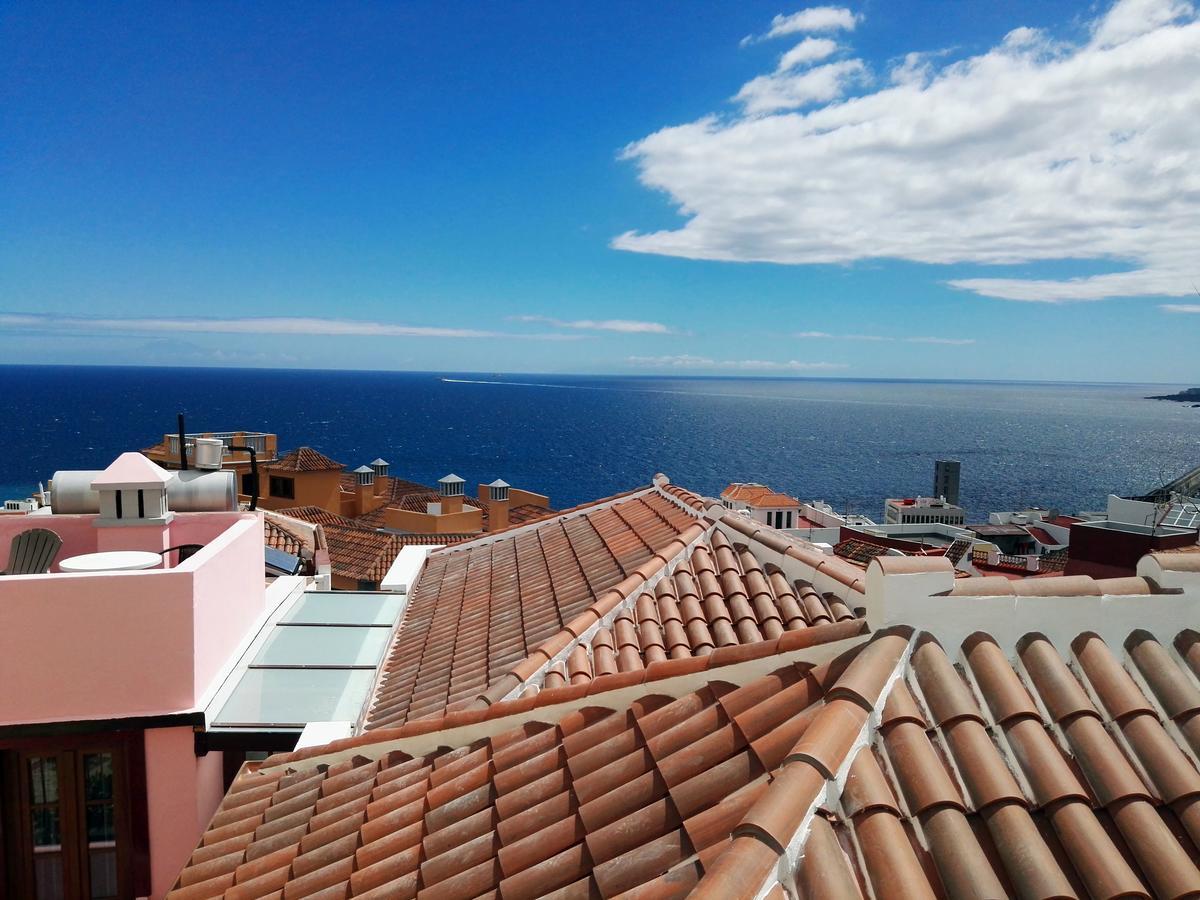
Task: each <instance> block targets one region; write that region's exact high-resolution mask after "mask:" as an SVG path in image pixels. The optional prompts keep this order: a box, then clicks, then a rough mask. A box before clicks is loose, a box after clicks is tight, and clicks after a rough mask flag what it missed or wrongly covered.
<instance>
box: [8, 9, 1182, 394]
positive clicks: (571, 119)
mask: <svg viewBox="0 0 1200 900" xmlns="http://www.w3.org/2000/svg"><path fill="white" fill-rule="evenodd" d="M0 134H2V135H3V139H2V140H0V227H2V228H3V231H2V234H3V241H0V338H2V339H3V341H4V344H3V346H4V348H5V349H4V352H3V354H2V356H3V357H4V360H5V361H7V362H18V363H25V362H29V363H34V362H50V363H67V362H81V363H117V364H130V363H142V364H172V363H174V364H186V365H249V366H284V367H316V368H326V367H328V368H381V369H417V370H441V371H485V372H576V373H618V372H620V373H635V372H636V373H644V374H656V373H664V372H666V373H673V374H728V375H734V374H741V375H753V374H765V375H797V376H834V377H916V378H920V377H938V378H945V377H950V378H955V377H961V378H1022V379H1068V380H1088V381H1092V380H1099V381H1164V382H1187V381H1194V380H1195V377H1196V365H1195V359H1196V354H1195V346H1196V338H1197V332H1198V330H1200V296H1197V295H1196V294H1195V293H1194V288H1193V287H1192V284H1193V283H1198V284H1200V272H1198V271H1196V270H1197V269H1198V268H1200V262H1197V259H1198V258H1200V257H1197V254H1196V253H1195V252H1194V248H1195V247H1196V246H1198V245H1200V244H1198V243H1197V241H1198V240H1200V174H1198V173H1200V165H1197V163H1200V23H1197V21H1196V13H1195V10H1194V9H1193V8H1192V7H1191V6H1190V5H1189V4H1188V3H1184V2H1182V0H1122V2H1120V3H1119V4H1117V5H1116V6H1115V7H1113V6H1112V5H1111V4H1108V3H1104V4H1053V3H1047V2H1037V3H1033V2H1028V3H1026V2H1009V3H1004V4H995V3H990V2H963V3H946V4H938V5H936V6H934V5H931V4H929V3H926V2H919V3H917V2H898V0H889V2H887V3H882V2H878V0H872V2H865V3H857V4H850V5H846V6H840V5H839V6H831V7H811V6H810V7H805V6H804V5H803V4H793V5H788V4H781V3H779V2H770V3H760V2H739V3H728V4H719V5H718V4H706V5H697V4H694V3H683V2H680V3H656V4H647V3H640V2H629V3H606V4H598V3H595V4H592V3H587V4H585V3H532V2H531V3H520V4H469V5H450V4H443V3H407V4H322V5H317V4H300V5H298V6H296V7H292V8H291V9H290V10H289V12H288V14H287V15H283V14H281V13H280V11H279V8H278V6H277V5H275V4H262V5H259V6H255V5H253V4H237V5H234V4H199V3H196V4H136V3H129V4H121V5H120V6H113V5H109V4H101V5H88V4H68V5H59V4H55V5H53V6H47V5H45V4H33V3H23V2H18V3H9V4H6V5H5V6H4V7H3V8H2V9H0Z"/></svg>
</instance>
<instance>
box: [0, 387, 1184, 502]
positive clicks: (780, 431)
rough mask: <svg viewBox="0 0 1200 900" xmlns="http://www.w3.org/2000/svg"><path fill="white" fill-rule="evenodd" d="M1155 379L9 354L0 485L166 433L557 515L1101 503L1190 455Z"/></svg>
mask: <svg viewBox="0 0 1200 900" xmlns="http://www.w3.org/2000/svg"><path fill="white" fill-rule="evenodd" d="M1174 389H1175V388H1174V387H1173V386H1167V388H1166V389H1164V386H1163V385H1126V384H1062V383H1015V382H963V381H938V382H930V381H895V380H892V381H887V380H849V379H797V378H678V377H600V376H550V375H479V374H474V375H471V374H452V373H411V372H352V371H292V370H262V369H185V368H115V367H114V368H104V367H67V366H35V367H27V366H0V415H2V419H0V422H2V423H3V426H2V427H3V431H2V432H0V499H2V498H12V497H24V496H26V495H27V494H29V493H30V491H31V490H32V489H33V488H34V487H35V485H36V484H37V482H38V481H44V480H46V479H48V478H49V477H50V476H51V475H52V474H53V472H54V471H55V470H56V469H81V468H82V469H91V468H103V467H104V466H105V465H107V464H108V463H109V462H110V461H111V460H112V459H113V458H114V457H115V456H116V455H117V454H118V453H121V452H123V451H125V450H137V449H140V448H143V447H148V446H150V445H152V444H154V443H157V442H158V441H159V440H161V438H162V435H163V434H164V433H168V432H174V430H175V414H176V413H177V412H183V413H185V414H186V416H187V426H188V430H189V431H225V430H247V431H273V432H276V433H277V434H278V435H279V440H280V447H281V448H289V449H290V448H292V447H294V446H298V445H301V444H307V445H310V446H312V447H315V448H316V449H318V450H320V451H321V452H323V453H325V454H327V455H329V456H332V457H333V458H334V459H336V460H338V461H340V462H342V463H345V464H346V465H348V466H349V467H351V468H354V467H356V466H358V465H361V464H363V463H367V462H370V461H371V460H373V459H375V458H376V457H378V456H382V457H384V458H385V459H387V460H388V461H389V462H390V463H391V471H392V474H393V475H396V476H400V477H403V478H408V479H411V480H414V481H420V482H423V483H425V484H431V485H432V484H434V483H435V482H436V480H437V479H438V478H439V477H441V476H442V475H445V474H447V473H449V472H455V473H457V474H458V475H460V476H462V477H463V478H465V479H466V480H467V482H468V489H470V490H473V489H474V486H475V485H476V484H478V483H481V482H489V481H492V480H493V479H495V478H503V479H504V480H505V481H507V482H509V483H510V484H512V485H514V486H516V487H520V488H525V489H528V490H533V491H537V492H540V493H544V494H548V495H549V496H550V499H551V503H552V504H553V505H554V506H555V507H557V508H565V507H568V506H572V505H574V504H577V503H582V502H584V501H587V500H591V499H594V498H597V497H603V496H606V495H608V494H612V493H615V492H617V491H622V490H627V489H629V488H632V487H635V486H638V485H643V484H647V483H649V481H650V478H651V477H652V476H653V475H654V473H655V472H660V471H661V472H665V473H666V474H667V475H669V476H670V478H671V479H672V480H673V481H676V482H678V483H680V484H682V485H685V486H687V487H688V488H691V489H692V490H695V491H698V492H700V493H705V494H710V495H715V494H716V493H717V492H719V491H720V490H721V488H722V487H724V485H725V484H727V483H728V482H730V481H761V482H764V483H766V484H769V485H771V486H772V487H774V488H776V489H778V490H782V491H785V492H788V493H790V494H793V495H795V496H797V497H799V498H801V499H802V500H811V499H822V500H826V501H828V502H830V503H832V504H833V505H834V506H835V507H836V508H837V509H839V510H851V511H854V512H859V513H863V514H866V515H869V516H871V517H872V518H875V519H876V520H877V521H881V519H882V514H883V501H884V498H885V497H889V496H891V497H904V496H913V495H916V494H918V493H922V494H928V493H929V492H930V490H931V488H932V481H933V462H934V460H935V459H938V458H943V457H946V458H953V459H959V460H961V461H962V495H961V502H962V504H963V505H964V506H966V508H967V510H968V513H969V516H970V518H971V519H972V520H982V519H984V518H985V517H986V515H987V513H988V512H989V511H993V510H1005V509H1016V508H1021V507H1024V506H1026V505H1031V504H1036V505H1040V506H1047V507H1054V508H1058V509H1060V510H1062V511H1064V512H1075V511H1079V510H1093V509H1103V507H1104V502H1105V497H1106V496H1107V494H1109V493H1118V494H1122V493H1141V492H1145V491H1147V490H1149V489H1151V488H1153V487H1154V486H1156V485H1158V484H1161V483H1162V482H1164V481H1166V480H1168V479H1169V478H1171V477H1174V476H1175V475H1177V474H1180V473H1181V472H1183V471H1185V470H1186V469H1188V468H1191V467H1192V466H1194V465H1196V464H1197V463H1200V409H1193V408H1192V407H1191V406H1190V405H1188V404H1183V403H1171V402H1167V401H1155V400H1146V399H1144V397H1145V396H1146V395H1147V394H1161V393H1168V392H1170V391H1172V390H1174Z"/></svg>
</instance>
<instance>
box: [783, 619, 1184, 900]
mask: <svg viewBox="0 0 1200 900" xmlns="http://www.w3.org/2000/svg"><path fill="white" fill-rule="evenodd" d="M1180 640H1181V642H1182V643H1183V645H1184V646H1186V647H1188V648H1190V647H1192V646H1194V642H1195V635H1188V634H1187V633H1186V632H1185V633H1184V634H1183V635H1181V637H1180ZM1127 648H1128V656H1126V655H1125V653H1124V652H1123V650H1122V648H1113V647H1109V646H1108V645H1107V644H1105V643H1104V642H1103V641H1102V640H1101V639H1100V638H1099V637H1097V636H1095V635H1091V634H1083V635H1080V637H1079V638H1078V639H1076V640H1075V641H1074V642H1073V643H1072V645H1071V647H1062V648H1060V647H1054V646H1052V645H1051V644H1050V643H1049V642H1048V641H1047V640H1046V639H1045V638H1042V637H1040V636H1038V635H1029V636H1027V637H1026V638H1025V639H1024V640H1023V641H1022V642H1021V644H1020V645H1019V647H1018V650H1017V653H1016V659H1010V658H1009V657H1008V656H1006V654H1005V653H1004V651H1002V650H1001V649H1000V647H999V646H998V645H997V644H996V643H995V642H994V641H993V640H992V639H991V638H990V637H988V636H986V635H976V636H975V637H973V638H971V639H969V640H968V641H967V642H966V643H965V644H964V646H963V658H964V663H965V664H964V666H963V667H962V668H961V670H957V669H956V668H955V667H954V666H953V665H952V664H951V662H950V659H949V658H948V657H947V655H946V653H945V651H944V650H943V649H942V648H941V647H940V646H938V645H937V644H936V643H935V642H933V641H931V640H928V639H925V640H921V641H920V642H919V643H918V646H917V649H916V650H915V652H914V654H913V657H912V664H911V667H910V668H909V670H908V675H907V678H906V681H905V682H901V683H899V684H898V685H897V686H896V687H895V688H894V689H893V691H892V694H891V697H890V698H889V701H888V705H887V707H886V708H885V712H884V716H883V721H882V724H881V727H880V729H879V731H878V733H877V734H876V736H875V739H874V740H873V742H872V745H871V746H870V747H869V748H864V749H863V750H861V751H859V753H858V756H857V757H856V758H855V761H854V764H853V766H852V767H851V781H850V782H848V783H847V786H846V789H845V791H844V792H843V794H842V797H841V801H840V810H838V815H837V816H836V817H835V819H834V820H833V823H832V826H831V828H829V829H827V828H825V827H824V826H818V827H815V828H814V829H813V831H812V832H811V833H810V835H809V840H810V841H811V840H814V839H815V840H816V841H817V844H816V847H815V848H814V849H815V850H816V851H817V852H816V853H815V854H814V855H813V857H812V859H811V861H810V862H807V863H805V864H804V865H802V866H801V871H800V873H799V874H800V876H801V878H802V879H803V880H807V881H806V883H820V879H821V878H823V877H828V878H830V879H839V880H840V881H839V883H845V880H846V875H847V870H846V866H847V865H850V866H853V867H855V868H857V870H858V874H859V876H860V877H862V878H863V879H864V881H865V883H866V884H868V885H869V886H870V887H871V889H872V891H873V892H874V893H875V895H876V896H888V895H892V894H894V893H895V892H899V894H897V895H898V896H899V895H902V896H905V897H909V896H920V895H922V894H924V895H927V896H966V895H971V896H1015V895H1023V896H1069V895H1077V896H1086V895H1090V896H1105V897H1110V896H1116V895H1121V896H1150V895H1153V896H1161V897H1179V896H1184V895H1189V896H1190V895H1192V894H1193V893H1195V892H1200V869H1197V865H1196V862H1197V857H1198V853H1197V849H1196V847H1197V839H1198V838H1200V773H1198V772H1197V770H1196V767H1195V762H1194V755H1193V754H1194V752H1195V750H1196V744H1195V743H1194V742H1193V741H1192V739H1191V737H1189V735H1188V734H1187V733H1186V732H1184V731H1183V729H1182V728H1180V723H1183V724H1184V725H1187V726H1189V727H1190V725H1191V722H1192V718H1193V715H1194V712H1195V710H1196V709H1200V690H1198V689H1197V687H1196V685H1195V683H1194V682H1193V681H1192V680H1191V678H1190V677H1189V675H1188V674H1185V672H1184V671H1183V670H1182V669H1181V668H1180V667H1179V665H1178V664H1177V663H1175V662H1173V661H1172V659H1171V657H1170V655H1169V653H1168V652H1167V650H1166V649H1165V648H1163V647H1162V646H1161V645H1160V644H1159V643H1158V642H1157V641H1155V640H1154V639H1153V638H1152V637H1151V636H1149V635H1148V634H1145V633H1136V634H1134V635H1133V636H1131V638H1130V640H1129V642H1128V643H1127ZM1122 659H1124V662H1122ZM1018 661H1019V664H1020V669H1021V670H1022V671H1021V673H1020V674H1019V673H1018V669H1017V663H1018ZM1068 662H1070V663H1071V664H1070V665H1068ZM1131 674H1136V675H1137V676H1138V677H1139V678H1141V679H1142V680H1143V683H1144V684H1147V685H1148V686H1149V688H1150V694H1145V693H1143V691H1142V689H1141V688H1140V687H1139V686H1138V683H1137V682H1136V681H1135V680H1134V678H1133V677H1131ZM843 677H844V676H843ZM968 679H969V680H970V681H971V682H973V683H974V684H975V685H976V690H977V691H978V694H979V695H980V696H982V698H983V699H984V703H985V706H984V707H983V708H981V707H979V706H977V705H976V703H975V699H974V694H973V692H972V691H971V689H970V688H969V687H968ZM910 687H911V690H910ZM922 701H923V702H922ZM1176 729H1179V730H1178V731H1176ZM1176 734H1180V735H1182V737H1183V739H1184V741H1183V742H1180V740H1179V738H1177V737H1175V735H1176ZM1195 736H1196V737H1200V735H1195ZM856 772H859V773H863V772H869V773H870V774H871V775H872V778H871V779H870V783H871V784H873V785H876V786H875V787H873V788H872V789H871V791H869V792H868V793H870V795H871V799H869V800H868V801H864V800H863V799H862V798H861V797H860V796H859V794H862V793H863V792H862V791H859V792H858V794H856V793H855V792H854V791H852V790H851V788H852V783H853V781H854V776H855V773H856ZM1014 776H1016V777H1015V778H1014ZM959 785H961V786H962V787H963V788H964V791H965V792H964V791H960V790H959ZM831 831H832V832H833V834H832V835H831V834H830V832H831ZM838 834H844V835H845V836H846V837H847V838H850V837H852V838H853V841H854V843H855V844H856V845H857V846H859V847H860V848H861V850H862V854H861V862H859V860H858V859H853V858H839V857H838V856H837V855H836V854H833V853H831V852H830V846H829V839H830V837H831V836H833V837H836V836H837V835H838Z"/></svg>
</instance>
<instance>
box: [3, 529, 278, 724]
mask: <svg viewBox="0 0 1200 900" xmlns="http://www.w3.org/2000/svg"><path fill="white" fill-rule="evenodd" d="M62 518H64V517H59V516H54V517H46V518H45V519H43V520H42V521H41V522H39V523H38V524H39V525H40V524H42V523H43V522H44V523H45V524H46V525H48V526H51V527H59V525H60V523H59V522H58V521H57V520H59V519H62ZM66 518H70V519H77V518H87V517H66ZM0 525H3V526H7V525H9V523H8V522H0ZM87 527H88V528H89V529H90V528H91V526H90V525H88V526H87ZM75 529H76V523H74V522H71V523H67V527H65V528H64V531H65V532H66V534H64V535H63V536H64V538H65V537H66V536H67V534H70V535H71V536H72V537H74V538H77V537H79V535H78V533H77V530H75ZM170 529H171V536H172V540H174V541H176V542H177V543H189V542H196V543H204V544H205V545H206V546H205V548H204V549H203V550H202V551H200V552H199V553H197V554H196V556H194V557H192V558H191V559H189V560H188V561H187V562H186V563H184V564H182V565H181V566H179V567H177V568H175V569H172V570H165V571H164V570H161V569H152V570H147V571H142V572H104V573H96V574H72V573H61V574H50V575H22V576H7V577H4V578H0V678H2V679H3V683H4V686H5V689H4V691H3V692H0V723H33V722H46V721H62V720H72V719H95V718H116V717H122V716H131V715H150V714H156V713H167V712H177V711H180V710H187V709H192V708H194V707H195V706H196V705H197V704H198V701H200V700H201V699H202V698H203V697H204V696H205V694H206V692H207V691H208V690H209V688H210V687H212V686H213V682H214V678H215V676H216V675H217V674H218V673H219V672H220V671H221V669H222V667H224V666H225V665H226V664H227V663H228V662H229V661H230V658H231V656H232V654H233V653H234V651H235V650H236V649H237V648H238V646H239V645H240V643H241V642H242V640H243V638H245V637H246V636H247V634H248V632H249V630H250V628H251V627H252V626H253V625H254V624H255V622H256V620H257V618H258V616H259V615H261V613H262V612H263V609H264V607H265V602H266V598H265V580H264V577H263V543H262V541H263V537H262V520H261V518H260V517H259V516H258V515H257V514H254V513H245V514H239V513H191V514H187V516H180V517H179V519H177V520H176V522H175V523H172V525H171V526H170ZM136 530H139V531H140V530H142V529H136ZM2 537H3V535H2V534H0V540H2Z"/></svg>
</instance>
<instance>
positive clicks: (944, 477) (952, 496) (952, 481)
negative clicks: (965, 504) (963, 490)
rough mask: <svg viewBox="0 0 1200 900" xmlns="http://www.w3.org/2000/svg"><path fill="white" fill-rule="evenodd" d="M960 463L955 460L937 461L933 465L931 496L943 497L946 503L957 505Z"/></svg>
mask: <svg viewBox="0 0 1200 900" xmlns="http://www.w3.org/2000/svg"><path fill="white" fill-rule="evenodd" d="M961 472H962V463H961V462H959V461H958V460H957V459H939V460H937V461H936V462H935V463H934V464H933V496H935V497H945V498H946V502H947V503H953V504H954V505H955V506H957V505H958V478H959V475H960V474H961Z"/></svg>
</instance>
